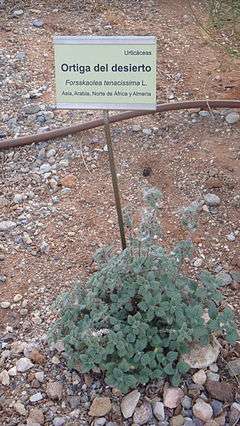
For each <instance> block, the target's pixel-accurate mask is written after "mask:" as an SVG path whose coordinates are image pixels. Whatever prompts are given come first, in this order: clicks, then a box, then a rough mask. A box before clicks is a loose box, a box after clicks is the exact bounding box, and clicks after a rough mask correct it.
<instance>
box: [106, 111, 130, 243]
mask: <svg viewBox="0 0 240 426" xmlns="http://www.w3.org/2000/svg"><path fill="white" fill-rule="evenodd" d="M103 118H104V130H105V136H106V142H107V149H108V158H109V165H110V171H111V176H112V185H113V192H114V197H115V203H116V210H117V216H118V225H119V231H120V237H121V243H122V249H123V250H124V249H125V248H126V237H125V231H124V223H123V215H122V208H121V201H120V192H119V188H118V179H117V173H116V167H115V161H114V154H113V146H112V138H111V130H110V125H109V112H108V110H103Z"/></svg>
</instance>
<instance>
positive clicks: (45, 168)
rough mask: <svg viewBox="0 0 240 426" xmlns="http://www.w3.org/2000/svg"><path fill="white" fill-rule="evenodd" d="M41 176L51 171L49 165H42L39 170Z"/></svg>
mask: <svg viewBox="0 0 240 426" xmlns="http://www.w3.org/2000/svg"><path fill="white" fill-rule="evenodd" d="M39 171H40V173H41V174H44V173H49V172H50V171H51V165H50V164H49V163H43V164H42V165H41V166H40V169H39Z"/></svg>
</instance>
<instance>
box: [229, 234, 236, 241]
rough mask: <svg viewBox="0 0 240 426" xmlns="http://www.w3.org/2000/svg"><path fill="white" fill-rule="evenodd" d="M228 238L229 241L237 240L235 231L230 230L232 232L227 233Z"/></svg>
mask: <svg viewBox="0 0 240 426" xmlns="http://www.w3.org/2000/svg"><path fill="white" fill-rule="evenodd" d="M227 239H228V241H235V240H236V235H235V234H234V232H230V234H228V235H227Z"/></svg>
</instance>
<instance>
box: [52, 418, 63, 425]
mask: <svg viewBox="0 0 240 426" xmlns="http://www.w3.org/2000/svg"><path fill="white" fill-rule="evenodd" d="M65 423H66V418H65V417H55V418H54V419H53V425H54V426H63V425H64V424H65Z"/></svg>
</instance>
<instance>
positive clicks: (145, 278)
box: [52, 189, 236, 392]
mask: <svg viewBox="0 0 240 426" xmlns="http://www.w3.org/2000/svg"><path fill="white" fill-rule="evenodd" d="M159 197H160V194H159V193H158V191H156V190H153V189H151V190H148V191H147V192H146V194H145V201H146V202H147V204H148V208H147V209H146V210H145V211H144V215H143V220H142V223H141V225H140V231H139V233H138V235H137V236H135V235H134V232H133V231H132V229H131V227H132V223H131V220H130V218H129V217H128V218H127V220H126V226H127V227H128V228H129V242H128V247H127V249H126V250H124V251H123V252H121V253H116V254H112V250H111V249H106V250H102V251H99V252H98V253H97V255H96V257H95V260H96V262H97V263H98V265H99V270H98V271H97V272H95V273H94V274H93V275H92V276H91V277H90V278H89V279H88V281H87V283H85V284H82V285H80V284H77V285H76V287H75V289H74V290H73V291H72V292H70V293H68V294H64V295H63V296H62V297H61V300H60V301H59V304H58V306H59V319H58V320H57V321H56V323H55V324H54V327H53V329H52V338H53V339H54V340H55V341H57V340H59V339H62V340H63V342H64V346H65V350H66V353H67V358H68V363H69V366H70V367H71V368H74V367H76V366H79V365H81V369H82V371H83V372H88V371H90V370H94V369H95V368H96V367H98V368H100V369H101V370H102V371H104V372H105V376H106V382H107V383H108V384H109V385H112V386H115V387H117V388H119V389H120V390H121V391H123V392H127V391H128V390H129V389H130V388H134V387H135V386H137V385H138V384H140V383H142V384H145V383H147V382H149V381H150V380H153V379H160V378H170V380H171V382H172V384H174V385H177V384H179V382H180V380H181V376H182V375H184V374H185V373H186V371H187V370H188V366H187V365H186V364H185V363H184V362H182V361H181V359H180V356H181V354H184V353H186V352H188V350H189V345H190V344H191V343H192V342H200V344H202V345H204V344H207V343H208V342H209V340H210V339H211V336H212V335H213V334H214V333H216V332H221V333H223V334H224V335H226V338H227V339H228V340H229V342H234V340H235V338H236V331H235V328H234V324H233V318H232V312H231V310H228V309H225V310H224V311H221V312H220V311H219V309H218V305H219V301H220V299H221V295H220V293H219V292H218V291H217V287H218V282H217V281H216V279H215V278H214V277H213V276H212V275H211V274H210V273H208V272H204V273H202V274H201V275H200V277H199V281H196V280H193V279H192V278H189V277H187V276H185V275H184V274H183V273H182V272H181V267H182V264H183V261H184V259H185V257H186V256H190V253H191V251H192V245H191V243H190V242H189V241H183V242H181V243H179V244H178V245H177V246H176V247H175V248H174V249H173V250H172V251H171V252H170V253H167V252H166V251H165V250H164V248H163V247H161V246H159V245H157V244H156V242H155V241H156V234H157V233H159V224H158V220H157V213H158V200H159ZM206 309H208V313H209V316H210V320H209V322H208V323H207V324H206V323H205V322H204V319H203V314H204V312H205V310H206Z"/></svg>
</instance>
